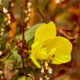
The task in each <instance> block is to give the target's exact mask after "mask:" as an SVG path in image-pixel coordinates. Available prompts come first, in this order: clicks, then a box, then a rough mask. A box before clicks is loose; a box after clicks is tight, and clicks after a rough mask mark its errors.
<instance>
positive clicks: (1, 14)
mask: <svg viewBox="0 0 80 80" xmlns="http://www.w3.org/2000/svg"><path fill="white" fill-rule="evenodd" d="M3 22H4V13H0V28H1V27H2V23H3Z"/></svg>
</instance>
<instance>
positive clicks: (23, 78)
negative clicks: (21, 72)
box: [18, 76, 32, 80]
mask: <svg viewBox="0 0 80 80" xmlns="http://www.w3.org/2000/svg"><path fill="white" fill-rule="evenodd" d="M18 80H26V79H25V76H22V77H20V78H18ZM27 80H32V79H31V78H30V77H28V78H27Z"/></svg>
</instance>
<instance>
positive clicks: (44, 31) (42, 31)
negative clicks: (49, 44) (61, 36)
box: [35, 22, 56, 41]
mask: <svg viewBox="0 0 80 80" xmlns="http://www.w3.org/2000/svg"><path fill="white" fill-rule="evenodd" d="M55 37H56V27H55V24H54V23H53V22H50V23H49V24H42V25H41V26H40V27H39V28H38V29H37V30H36V32H35V41H45V40H47V39H53V38H55Z"/></svg>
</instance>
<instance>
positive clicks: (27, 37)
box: [18, 23, 41, 42]
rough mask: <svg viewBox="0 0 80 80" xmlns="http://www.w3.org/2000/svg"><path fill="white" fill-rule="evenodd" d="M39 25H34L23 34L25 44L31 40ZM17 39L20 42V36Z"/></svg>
mask: <svg viewBox="0 0 80 80" xmlns="http://www.w3.org/2000/svg"><path fill="white" fill-rule="evenodd" d="M40 25H41V23H40V24H36V25H34V26H33V27H32V28H31V29H29V30H28V31H26V32H25V40H26V41H27V42H28V41H30V40H32V39H33V37H34V34H35V31H36V29H37V28H38V27H39V26H40ZM18 39H20V40H21V39H22V36H20V37H19V38H18Z"/></svg>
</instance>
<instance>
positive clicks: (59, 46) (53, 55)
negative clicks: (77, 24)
mask: <svg viewBox="0 0 80 80" xmlns="http://www.w3.org/2000/svg"><path fill="white" fill-rule="evenodd" d="M56 34H57V32H56V27H55V24H54V23H53V22H52V21H51V22H50V23H48V24H42V25H41V26H40V27H39V28H38V29H37V30H36V32H35V37H34V43H33V44H32V53H31V54H30V58H31V60H32V61H33V63H34V64H35V65H36V66H37V67H38V68H41V66H40V64H39V62H38V60H41V61H42V60H47V61H51V63H52V64H62V63H67V62H69V61H71V50H72V44H71V42H70V41H69V40H68V39H66V38H65V37H61V36H56Z"/></svg>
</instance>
